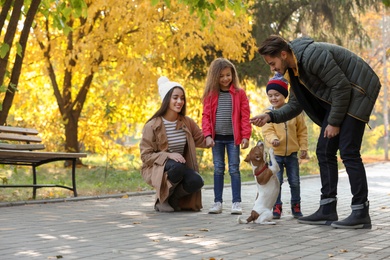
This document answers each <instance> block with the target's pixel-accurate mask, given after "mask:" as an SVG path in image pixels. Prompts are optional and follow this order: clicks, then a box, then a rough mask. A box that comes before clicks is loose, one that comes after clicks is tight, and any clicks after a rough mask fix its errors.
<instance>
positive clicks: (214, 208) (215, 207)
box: [209, 201, 222, 214]
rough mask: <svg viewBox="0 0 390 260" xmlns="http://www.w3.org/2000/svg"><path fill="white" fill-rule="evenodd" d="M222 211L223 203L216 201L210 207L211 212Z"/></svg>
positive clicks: (218, 212)
mask: <svg viewBox="0 0 390 260" xmlns="http://www.w3.org/2000/svg"><path fill="white" fill-rule="evenodd" d="M220 213H222V203H221V202H219V201H218V202H215V203H214V205H213V206H212V207H211V208H210V209H209V214H220Z"/></svg>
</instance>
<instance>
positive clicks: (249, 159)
mask: <svg viewBox="0 0 390 260" xmlns="http://www.w3.org/2000/svg"><path fill="white" fill-rule="evenodd" d="M251 152H252V149H251V150H250V151H249V153H248V154H247V155H246V157H245V159H244V162H247V163H248V162H250V161H251V158H250V155H251Z"/></svg>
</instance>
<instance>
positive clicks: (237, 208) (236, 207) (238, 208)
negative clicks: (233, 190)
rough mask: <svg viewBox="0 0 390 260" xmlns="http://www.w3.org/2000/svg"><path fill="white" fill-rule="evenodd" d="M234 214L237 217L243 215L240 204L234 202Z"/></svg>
mask: <svg viewBox="0 0 390 260" xmlns="http://www.w3.org/2000/svg"><path fill="white" fill-rule="evenodd" d="M232 214H235V215H241V214H242V208H241V205H240V202H234V203H233V205H232Z"/></svg>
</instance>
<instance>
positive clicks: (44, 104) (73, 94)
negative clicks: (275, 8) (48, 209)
mask: <svg viewBox="0 0 390 260" xmlns="http://www.w3.org/2000/svg"><path fill="white" fill-rule="evenodd" d="M87 5H88V17H87V19H86V20H83V19H80V20H78V19H74V20H73V21H72V23H73V26H72V28H73V30H72V32H71V34H70V35H69V36H68V37H67V36H64V35H63V33H62V32H59V31H57V30H56V29H54V28H51V27H49V29H48V30H46V27H45V23H46V20H45V19H46V18H45V17H43V16H42V17H40V16H39V15H38V16H37V19H36V20H37V23H36V24H37V26H36V27H34V30H33V31H32V35H31V36H30V38H29V43H28V51H27V52H26V57H25V65H24V67H23V70H24V72H23V73H22V76H21V80H20V85H19V89H20V91H19V92H18V93H17V95H16V96H15V99H14V106H13V108H12V111H11V113H10V115H12V117H13V119H11V120H10V121H12V120H14V121H15V120H18V124H23V125H24V126H29V127H35V128H37V129H38V130H39V131H40V133H42V138H43V139H44V142H45V143H46V144H48V146H49V147H48V149H51V150H60V149H61V148H62V147H63V144H64V141H65V139H66V136H65V133H64V124H65V123H67V121H66V120H68V119H66V120H65V121H64V120H63V119H62V117H61V113H60V111H59V106H58V104H59V103H61V102H64V101H65V100H66V99H65V96H66V95H67V94H68V93H66V89H65V87H64V84H65V83H66V78H65V72H66V71H68V72H71V77H72V78H71V81H70V82H71V83H70V84H71V90H70V93H69V96H68V97H70V102H73V103H74V107H76V106H82V107H83V110H82V113H81V115H80V118H79V121H78V127H79V131H78V140H79V141H80V146H81V147H82V149H84V150H87V151H91V152H96V153H99V154H106V155H108V156H109V157H110V158H115V156H118V155H117V154H116V153H114V152H113V151H114V150H119V151H121V150H122V149H123V146H121V145H119V144H118V143H121V144H123V143H128V144H130V145H134V144H136V142H137V140H136V139H137V138H139V137H140V133H141V130H142V126H143V124H144V123H145V122H146V120H147V119H148V118H149V117H150V116H151V115H152V114H153V113H154V112H155V111H156V110H157V109H158V107H159V105H160V99H159V96H158V91H157V84H156V82H157V79H158V77H159V76H161V75H166V76H168V77H169V78H170V79H172V80H175V81H178V82H181V83H182V84H183V85H184V86H185V87H186V91H187V98H188V104H187V107H188V115H189V116H191V117H193V118H194V119H195V120H196V121H197V122H198V123H199V124H200V118H201V113H202V104H201V102H200V97H201V95H202V93H203V88H204V82H203V81H202V80H201V81H197V80H195V79H193V78H191V77H190V75H191V71H188V67H186V66H185V62H184V60H191V59H193V58H194V57H197V58H200V59H201V60H203V61H206V56H207V55H210V54H212V53H210V49H211V48H213V49H214V50H213V51H214V52H218V53H221V55H222V56H224V57H226V58H229V59H232V60H236V61H242V59H243V56H244V53H245V52H247V51H249V52H250V53H249V57H251V56H253V54H254V53H253V52H254V50H255V47H254V46H255V43H254V39H252V37H251V26H252V25H251V19H252V18H251V16H250V15H248V14H244V15H240V16H235V15H234V13H233V12H232V11H231V10H227V9H226V10H225V11H220V10H219V11H217V12H216V19H215V20H214V21H210V22H209V23H208V24H207V26H206V27H202V26H201V23H200V21H199V18H198V17H197V16H196V14H190V12H189V8H188V7H187V6H185V5H183V4H180V3H178V1H171V8H169V9H167V8H166V7H165V6H164V5H163V4H162V3H160V4H158V5H156V6H152V5H151V1H143V0H123V1H121V2H120V4H118V1H116V0H88V1H87ZM51 22H52V21H48V23H49V24H50V23H51ZM70 39H71V40H72V41H71V43H72V44H71V45H69V42H70V41H69V40H70ZM38 42H40V43H41V44H42V45H41V46H44V49H43V50H41V49H40V47H39V46H38ZM243 45H245V46H246V47H245V48H244V47H243ZM44 51H48V55H49V59H50V63H51V65H52V66H53V70H54V72H55V78H54V80H53V77H52V78H51V79H49V77H48V71H47V66H48V63H47V62H46V61H45V59H44ZM213 55H215V53H213ZM207 66H208V64H206V66H205V67H204V68H203V69H204V71H206V70H207ZM91 73H93V80H92V84H91V85H90V86H89V88H88V95H87V97H86V100H85V102H84V103H80V102H76V98H77V97H78V95H79V94H80V91H81V90H82V86H83V84H84V82H85V80H86V79H87V77H88V76H89V75H91ZM53 82H55V85H56V86H55V87H58V91H57V98H55V97H54V95H53V89H54V86H53V84H54V83H53ZM27 100H28V102H26V101H27ZM129 137H130V140H129Z"/></svg>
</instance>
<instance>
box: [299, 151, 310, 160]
mask: <svg viewBox="0 0 390 260" xmlns="http://www.w3.org/2000/svg"><path fill="white" fill-rule="evenodd" d="M299 158H300V159H308V158H307V151H301V155H300V157H299Z"/></svg>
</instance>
